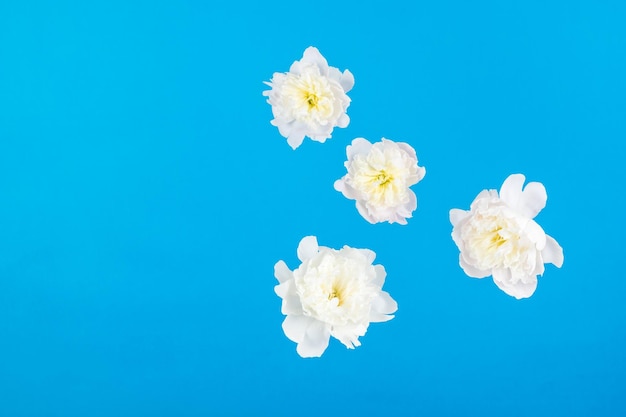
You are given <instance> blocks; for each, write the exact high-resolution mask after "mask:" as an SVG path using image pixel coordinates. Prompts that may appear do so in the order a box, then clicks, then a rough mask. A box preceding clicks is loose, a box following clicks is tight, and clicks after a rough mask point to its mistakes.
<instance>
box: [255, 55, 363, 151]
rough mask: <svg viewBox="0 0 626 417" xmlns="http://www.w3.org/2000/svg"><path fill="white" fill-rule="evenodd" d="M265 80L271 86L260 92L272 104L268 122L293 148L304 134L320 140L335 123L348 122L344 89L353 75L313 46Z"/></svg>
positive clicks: (349, 86)
mask: <svg viewBox="0 0 626 417" xmlns="http://www.w3.org/2000/svg"><path fill="white" fill-rule="evenodd" d="M265 84H267V85H269V86H270V87H271V88H272V89H271V90H268V91H264V92H263V95H264V96H267V97H268V100H267V102H268V103H269V104H270V105H271V106H272V113H273V114H274V120H272V121H271V123H272V125H274V126H276V127H278V131H279V132H280V134H281V135H282V136H284V137H286V138H287V143H288V144H289V145H290V146H291V147H292V148H293V149H296V148H297V147H298V146H300V144H302V141H303V140H304V137H305V136H308V137H310V138H311V139H313V140H314V141H317V142H322V143H323V142H325V141H326V139H328V138H330V137H331V134H332V131H333V129H334V128H335V126H336V127H346V126H348V124H349V123H350V118H349V117H348V115H347V114H346V109H347V108H348V106H349V105H350V98H349V97H348V96H347V95H346V93H347V92H348V91H350V90H351V89H352V87H353V86H354V76H353V75H352V73H351V72H350V71H348V70H345V71H344V72H343V73H341V72H340V71H339V69H337V68H335V67H329V66H328V62H327V61H326V58H324V57H323V56H322V55H321V54H320V52H319V51H318V50H317V48H315V47H312V46H310V47H308V48H307V49H306V50H305V51H304V55H303V56H302V59H301V60H300V61H295V62H294V63H293V64H292V65H291V68H289V72H287V73H279V72H276V73H274V76H273V77H272V80H271V81H270V82H266V83H265Z"/></svg>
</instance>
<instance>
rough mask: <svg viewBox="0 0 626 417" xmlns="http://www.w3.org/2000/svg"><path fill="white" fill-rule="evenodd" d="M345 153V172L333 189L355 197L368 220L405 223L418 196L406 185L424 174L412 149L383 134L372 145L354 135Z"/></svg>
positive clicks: (417, 180) (410, 184) (350, 197)
mask: <svg viewBox="0 0 626 417" xmlns="http://www.w3.org/2000/svg"><path fill="white" fill-rule="evenodd" d="M346 153H347V154H348V160H347V161H346V163H345V164H344V165H345V167H346V169H347V170H348V173H347V174H346V175H345V176H344V177H343V178H341V179H339V180H337V181H335V190H337V191H340V192H341V193H343V195H344V196H345V197H346V198H349V199H351V200H356V208H357V210H358V211H359V213H360V214H361V216H363V218H365V220H367V221H368V222H370V223H378V222H384V221H387V222H389V223H394V222H396V223H400V224H406V223H407V222H406V219H407V218H409V217H412V213H413V211H414V210H415V209H416V208H417V197H415V193H413V191H411V190H410V189H409V187H410V186H412V185H414V184H417V183H418V182H419V181H421V179H422V178H424V175H425V174H426V169H425V168H424V167H420V166H417V156H416V155H415V150H414V149H413V148H412V147H411V146H410V145H408V144H407V143H402V142H393V141H391V140H388V139H385V138H383V139H382V141H381V142H377V143H375V144H373V145H372V144H371V143H370V142H369V141H367V140H366V139H363V138H357V139H354V140H353V141H352V144H351V145H349V146H348V147H347V148H346Z"/></svg>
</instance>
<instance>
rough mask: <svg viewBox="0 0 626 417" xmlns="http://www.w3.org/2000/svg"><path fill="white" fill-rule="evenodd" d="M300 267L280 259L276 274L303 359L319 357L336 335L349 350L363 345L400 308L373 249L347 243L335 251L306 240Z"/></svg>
mask: <svg viewBox="0 0 626 417" xmlns="http://www.w3.org/2000/svg"><path fill="white" fill-rule="evenodd" d="M297 253H298V258H299V259H300V261H301V262H302V263H301V264H300V266H299V267H298V268H296V269H295V270H294V271H291V270H289V268H288V267H287V265H286V264H285V262H283V261H278V262H277V263H276V265H275V266H274V275H275V276H276V279H278V282H279V285H277V286H276V287H275V291H276V294H277V295H278V296H279V297H281V298H282V300H283V301H282V308H281V311H282V313H283V314H285V315H286V316H287V317H286V318H285V320H284V321H283V330H284V332H285V335H286V336H287V337H288V338H289V339H290V340H292V341H294V342H296V343H297V348H296V351H297V352H298V354H299V355H300V356H302V357H305V358H308V357H319V356H321V355H322V353H324V351H325V350H326V348H327V347H328V343H329V340H330V336H333V337H334V338H336V339H338V340H339V341H340V342H341V343H343V344H344V345H345V346H346V347H347V348H349V349H353V348H354V347H355V346H360V345H361V343H360V342H359V336H363V335H365V332H366V331H367V328H368V326H369V324H370V323H371V322H383V321H388V320H391V319H392V318H393V317H394V316H392V315H390V314H391V313H393V312H395V311H396V310H397V308H398V305H397V304H396V302H395V301H394V300H393V299H392V298H391V297H390V296H389V294H388V293H387V292H385V291H383V290H382V286H383V284H384V282H385V276H386V272H385V268H384V267H383V266H382V265H373V264H372V262H373V261H374V258H375V257H376V254H375V253H374V252H372V251H371V250H369V249H354V248H351V247H348V246H344V247H343V248H342V249H339V250H335V249H331V248H327V247H324V246H318V244H317V238H316V237H315V236H307V237H305V238H303V239H302V240H301V241H300V244H299V246H298V251H297Z"/></svg>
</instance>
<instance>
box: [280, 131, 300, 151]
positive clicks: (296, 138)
mask: <svg viewBox="0 0 626 417" xmlns="http://www.w3.org/2000/svg"><path fill="white" fill-rule="evenodd" d="M283 136H285V135H283ZM303 141H304V134H303V133H301V132H297V133H293V134H291V135H289V136H288V137H287V144H289V146H291V149H293V150H295V149H296V148H297V147H298V146H300V145H302V142H303Z"/></svg>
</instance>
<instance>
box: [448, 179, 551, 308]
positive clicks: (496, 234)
mask: <svg viewBox="0 0 626 417" xmlns="http://www.w3.org/2000/svg"><path fill="white" fill-rule="evenodd" d="M524 181H525V177H524V176H523V175H522V174H513V175H511V176H509V177H508V178H507V179H506V180H505V181H504V183H503V184H502V187H501V188H500V195H498V192H497V191H496V190H483V191H482V192H481V193H480V194H478V196H477V197H476V199H475V200H474V202H473V203H472V205H471V208H470V210H469V211H464V210H459V209H452V210H450V222H451V223H452V226H453V230H452V239H453V240H454V243H456V245H457V247H458V248H459V250H460V251H461V254H460V256H459V263H460V265H461V268H463V271H465V273H466V274H467V275H469V276H470V277H473V278H484V277H487V276H489V275H492V276H493V281H494V282H495V283H496V285H497V286H498V287H499V288H500V289H501V290H502V291H504V292H505V293H507V294H508V295H511V296H513V297H515V298H517V299H520V298H528V297H530V296H531V295H532V294H533V293H534V292H535V289H536V288H537V275H543V272H544V263H551V264H554V265H556V266H557V267H559V268H560V267H561V265H563V249H562V248H561V247H560V246H559V244H558V243H557V242H556V240H554V239H553V238H552V237H550V236H548V235H547V234H546V233H545V232H544V231H543V229H542V228H541V226H539V225H538V224H537V223H536V222H535V221H534V220H533V218H534V217H535V216H536V215H537V214H538V213H539V212H540V211H541V209H543V208H544V207H545V206H546V200H547V198H548V196H547V194H546V189H545V188H544V186H543V184H541V183H539V182H530V183H528V184H527V185H526V187H525V188H524V189H523V190H522V186H523V185H524Z"/></svg>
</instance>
